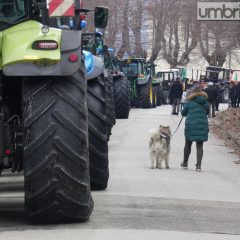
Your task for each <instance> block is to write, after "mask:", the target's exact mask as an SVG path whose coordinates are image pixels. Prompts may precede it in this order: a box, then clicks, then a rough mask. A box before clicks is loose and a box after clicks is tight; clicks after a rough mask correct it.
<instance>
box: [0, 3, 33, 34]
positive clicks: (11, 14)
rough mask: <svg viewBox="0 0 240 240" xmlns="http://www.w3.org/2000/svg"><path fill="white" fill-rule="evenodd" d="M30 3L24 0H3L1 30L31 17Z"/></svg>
mask: <svg viewBox="0 0 240 240" xmlns="http://www.w3.org/2000/svg"><path fill="white" fill-rule="evenodd" d="M28 5H29V3H28V1H23V0H2V1H1V2H0V30H3V29H6V28H8V27H10V26H13V25H15V24H18V23H20V22H22V21H24V20H27V19H29V17H30V16H29V14H30V12H29V6H28Z"/></svg>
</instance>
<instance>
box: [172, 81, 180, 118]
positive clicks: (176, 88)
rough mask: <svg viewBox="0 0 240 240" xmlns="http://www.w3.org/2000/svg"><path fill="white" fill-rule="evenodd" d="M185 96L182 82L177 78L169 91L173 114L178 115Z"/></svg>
mask: <svg viewBox="0 0 240 240" xmlns="http://www.w3.org/2000/svg"><path fill="white" fill-rule="evenodd" d="M182 94H183V85H182V84H181V82H180V78H177V79H176V81H174V82H173V85H172V86H171V88H170V90H169V99H170V103H171V104H172V114H173V115H178V114H179V110H180V103H181V99H182Z"/></svg>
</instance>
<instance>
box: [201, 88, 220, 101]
mask: <svg viewBox="0 0 240 240" xmlns="http://www.w3.org/2000/svg"><path fill="white" fill-rule="evenodd" d="M204 91H205V92H206V93H207V95H208V98H207V100H208V101H209V102H216V101H217V99H218V91H217V89H216V87H214V86H209V87H207V88H206V89H205V90H204Z"/></svg>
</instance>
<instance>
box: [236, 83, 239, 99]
mask: <svg viewBox="0 0 240 240" xmlns="http://www.w3.org/2000/svg"><path fill="white" fill-rule="evenodd" d="M236 89H237V97H238V98H240V82H238V84H237V87H236Z"/></svg>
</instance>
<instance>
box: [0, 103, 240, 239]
mask: <svg viewBox="0 0 240 240" xmlns="http://www.w3.org/2000/svg"><path fill="white" fill-rule="evenodd" d="M169 112H170V108H169V106H164V107H160V108H157V109H150V110H142V109H133V110H131V114H130V118H129V119H128V120H117V124H116V125H115V126H114V128H113V134H112V136H111V141H110V143H109V161H110V179H109V185H108V188H107V190H106V191H101V192H93V197H94V202H95V208H94V211H93V214H92V216H91V220H90V221H89V222H87V223H81V224H65V225H41V226H40V225H31V224H29V223H28V222H27V221H26V219H25V215H24V194H23V177H22V176H21V175H17V176H12V175H11V174H10V173H8V172H5V173H4V174H3V176H2V177H1V178H0V240H2V239H4V240H5V239H18V240H19V239H20V240H21V239H31V240H32V239H69V240H70V239H85V240H88V239H91V240H95V239H99V240H100V239H101V240H108V239H111V240H112V239H114V240H118V239H134V240H135V239H137V240H138V239H148V240H151V239H170V240H171V239H186V240H187V239H194V240H195V239H210V240H211V239H214V240H215V239H224V240H225V239H240V181H239V179H240V166H238V165H235V164H234V160H237V159H238V157H237V156H236V155H234V154H233V153H232V151H231V150H230V149H228V148H226V147H225V146H224V144H223V142H221V141H220V140H217V139H216V138H215V137H214V136H212V134H211V133H210V139H209V142H208V143H205V144H204V159H203V167H202V168H203V169H202V172H200V173H198V172H196V171H195V167H194V165H195V162H196V152H195V146H193V151H192V154H191V157H190V162H189V169H188V170H182V169H181V168H180V162H181V161H182V155H183V146H184V137H183V128H184V124H182V125H181V126H180V129H179V130H178V131H177V133H176V134H175V135H174V137H173V139H172V141H171V155H170V167H171V169H170V170H166V169H162V170H157V169H154V170H152V169H150V160H149V153H148V141H149V137H150V132H151V129H153V128H156V127H158V126H159V124H163V125H167V124H168V125H170V126H171V129H172V131H174V130H175V129H176V127H177V124H178V122H179V121H180V119H181V118H180V116H171V115H170V114H169Z"/></svg>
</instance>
